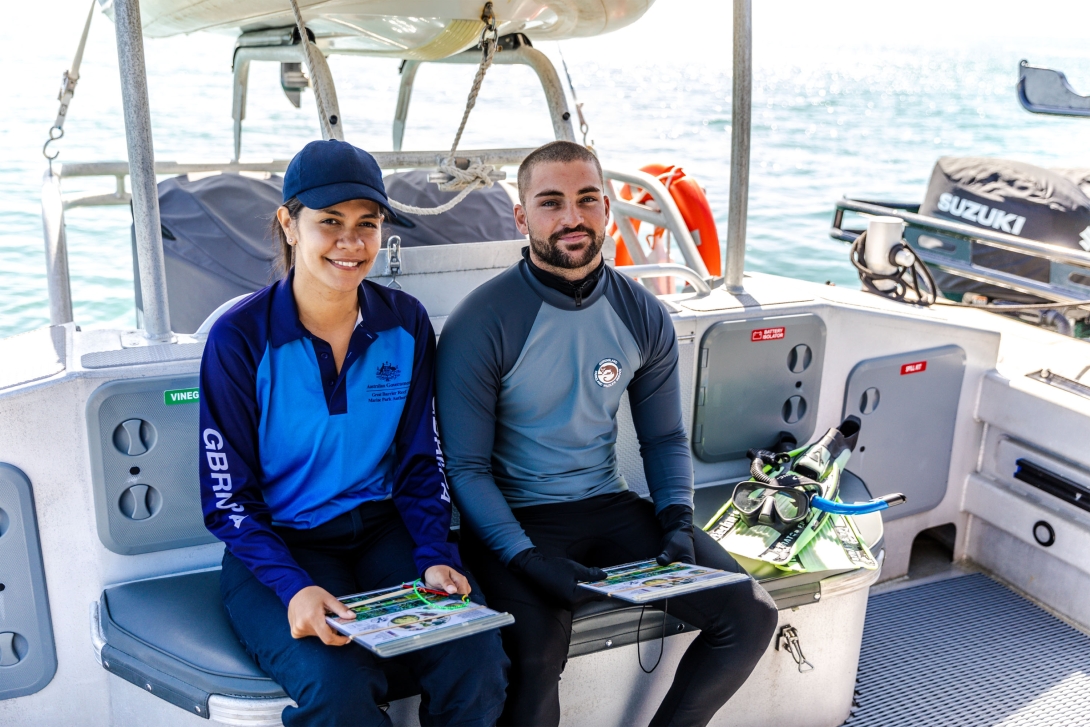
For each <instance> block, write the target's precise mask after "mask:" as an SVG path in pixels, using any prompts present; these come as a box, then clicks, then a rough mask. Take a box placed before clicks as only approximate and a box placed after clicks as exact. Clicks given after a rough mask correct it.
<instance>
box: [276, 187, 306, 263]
mask: <svg viewBox="0 0 1090 727" xmlns="http://www.w3.org/2000/svg"><path fill="white" fill-rule="evenodd" d="M283 206H284V207H286V208H287V210H288V215H289V216H290V217H291V218H292V219H293V220H297V219H299V213H300V212H301V211H302V209H303V203H302V202H300V201H299V199H298V198H296V197H292V198H291V199H289V200H288V201H287V202H285V203H284V204H283ZM277 209H278V210H279V208H277ZM269 227H270V229H269V234H270V237H272V239H274V240H279V241H280V259H279V260H278V261H277V263H276V268H275V270H276V273H277V275H279V276H280V277H284V276H285V275H287V274H288V271H289V270H291V266H292V265H293V264H294V263H295V246H294V245H289V244H288V236H287V234H286V233H285V232H284V227H283V225H281V224H280V219H279V218H278V217H277V215H276V213H275V212H274V213H273V218H272V224H271V225H270V226H269Z"/></svg>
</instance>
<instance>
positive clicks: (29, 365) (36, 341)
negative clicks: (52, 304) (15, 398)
mask: <svg viewBox="0 0 1090 727" xmlns="http://www.w3.org/2000/svg"><path fill="white" fill-rule="evenodd" d="M65 339H66V335H65V330H64V327H63V326H49V327H46V328H39V329H37V330H35V331H27V332H26V333H20V334H19V335H17V336H11V337H10V338H5V339H3V340H0V361H3V362H4V365H3V366H0V389H4V388H7V387H9V386H18V385H19V384H25V383H28V382H31V381H38V380H39V379H45V378H48V377H50V376H53V375H54V374H59V373H60V372H61V371H64V360H65V359H64V353H65V342H66V341H65Z"/></svg>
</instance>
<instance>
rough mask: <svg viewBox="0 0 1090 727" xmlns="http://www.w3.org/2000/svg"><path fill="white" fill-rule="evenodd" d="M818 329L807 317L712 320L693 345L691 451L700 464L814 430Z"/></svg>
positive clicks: (820, 354)
mask: <svg viewBox="0 0 1090 727" xmlns="http://www.w3.org/2000/svg"><path fill="white" fill-rule="evenodd" d="M824 360H825V324H824V323H823V322H822V320H821V318H819V317H818V316H816V315H814V314H813V313H802V314H798V315H789V316H768V317H764V316H762V317H759V318H747V319H744V320H732V321H722V322H719V323H715V324H714V325H712V326H711V327H710V328H708V330H707V332H706V333H705V334H704V337H703V339H702V340H701V343H700V361H699V369H698V370H699V374H698V376H699V380H698V382H697V388H696V406H695V410H696V416H695V418H694V420H693V431H692V440H693V451H694V452H695V453H696V456H698V457H699V458H700V459H702V460H704V461H705V462H721V461H725V460H732V459H739V458H742V457H745V454H746V450H747V449H750V448H754V447H763V448H768V449H771V448H772V446H773V445H774V444H775V443H776V440H777V439H778V438H779V437H780V435H781V433H787V434H789V435H791V437H793V438H794V440H795V441H796V442H798V443H800V444H801V443H804V442H806V441H807V440H808V439H809V437H810V435H812V434H813V433H814V429H815V427H816V426H817V425H816V421H817V419H816V416H817V410H818V400H819V395H820V393H821V372H822V366H823V363H824Z"/></svg>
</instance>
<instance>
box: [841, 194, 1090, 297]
mask: <svg viewBox="0 0 1090 727" xmlns="http://www.w3.org/2000/svg"><path fill="white" fill-rule="evenodd" d="M907 206H908V205H899V206H897V207H892V206H885V205H881V204H875V203H873V202H862V201H859V200H851V199H841V200H840V201H838V202H837V204H836V212H835V214H834V216H833V226H832V229H830V231H829V232H830V235H831V236H832V237H834V238H836V239H838V240H844V241H846V242H851V241H852V240H853V239H855V233H853V232H852V231H850V230H844V229H843V228H842V225H843V218H844V213H845V212H857V213H859V214H863V215H878V216H890V217H899V218H900V219H902V220H904V221H905V222H906V223H908V224H909V225H910V226H911V227H912V228H913V229H915V230H916V231H922V232H931V233H935V234H939V235H944V236H946V237H950V238H954V239H958V240H964V241H967V242H970V243H978V244H981V245H986V246H989V247H994V248H998V249H1001V250H1007V251H1010V252H1016V253H1020V254H1023V255H1030V256H1033V257H1037V258H1041V259H1043V260H1047V261H1048V262H1049V264H1050V265H1051V264H1052V263H1058V264H1060V265H1066V266H1071V267H1074V268H1076V269H1078V270H1085V271H1086V275H1087V276H1088V277H1090V253H1084V252H1080V251H1079V250H1072V249H1070V248H1066V247H1059V246H1057V245H1050V244H1048V243H1045V242H1040V241H1038V240H1027V239H1023V238H1021V237H1016V236H1015V235H1009V234H1006V233H1002V232H993V231H990V230H984V229H981V228H979V227H973V226H972V225H966V224H964V223H960V222H951V221H948V220H942V219H938V218H935V217H929V216H927V215H921V214H919V213H916V212H913V211H911V210H907V209H904V207H907ZM912 209H917V208H916V207H912ZM913 250H914V251H915V253H916V254H917V255H918V256H919V257H920V259H921V260H923V261H924V262H926V263H927V264H929V265H932V266H933V267H936V268H938V269H940V270H943V271H945V272H948V273H952V274H954V275H957V276H960V277H963V278H966V279H968V280H973V281H976V282H979V283H989V284H992V285H998V286H1000V287H1003V288H1006V289H1008V290H1011V291H1014V292H1018V293H1022V294H1025V295H1032V296H1037V297H1039V298H1043V299H1045V300H1050V301H1055V302H1057V303H1070V302H1074V301H1079V300H1086V298H1087V294H1086V293H1084V292H1082V291H1080V290H1077V289H1073V288H1071V287H1067V288H1066V289H1065V287H1064V286H1063V285H1061V284H1057V283H1043V282H1041V281H1039V280H1032V279H1030V278H1025V277H1022V276H1020V275H1014V274H1012V273H1007V272H1004V271H1002V270H996V269H994V268H984V267H980V266H978V265H975V264H973V263H972V262H971V261H965V260H959V259H957V258H953V257H951V256H949V255H944V254H942V253H938V252H934V251H932V250H929V249H927V248H924V247H921V246H919V245H918V244H916V245H913ZM1050 277H1051V276H1050ZM1079 287H1085V286H1079Z"/></svg>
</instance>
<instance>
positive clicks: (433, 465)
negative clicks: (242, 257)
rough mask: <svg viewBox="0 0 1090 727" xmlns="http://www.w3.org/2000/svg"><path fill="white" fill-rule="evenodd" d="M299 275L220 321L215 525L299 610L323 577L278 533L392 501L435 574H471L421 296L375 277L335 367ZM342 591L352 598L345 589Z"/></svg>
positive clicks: (208, 397)
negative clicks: (456, 513)
mask: <svg viewBox="0 0 1090 727" xmlns="http://www.w3.org/2000/svg"><path fill="white" fill-rule="evenodd" d="M291 281H292V275H289V276H288V277H287V278H285V279H284V280H281V281H280V282H278V283H274V284H273V285H271V286H269V287H268V288H265V289H263V290H260V291H258V292H256V293H254V294H253V295H251V296H250V297H248V298H246V299H245V300H243V301H242V302H240V303H239V304H238V305H236V306H235V307H234V308H232V309H231V310H229V311H228V312H227V313H225V314H223V316H222V317H221V318H220V319H219V320H218V321H216V323H215V325H213V326H212V330H211V332H210V333H209V336H208V342H207V343H206V344H205V349H204V358H203V360H202V361H201V376H200V386H201V392H200V402H201V403H200V407H201V414H200V478H201V500H202V504H203V508H204V519H205V524H206V525H207V527H208V529H209V530H210V531H211V532H212V533H213V534H214V535H215V536H216V537H218V538H219V539H220V540H222V541H223V542H224V543H225V544H226V546H227V548H228V550H230V551H231V553H232V554H233V555H235V557H237V558H238V559H239V560H241V561H242V562H243V563H245V564H246V565H247V566H248V567H249V568H250V570H251V571H253V573H254V575H255V576H257V578H258V579H259V580H260V581H261V582H262V583H264V584H265V585H267V586H268V587H270V588H272V589H273V590H274V591H276V593H277V595H279V596H280V598H281V600H283V602H284V603H285V604H287V603H288V602H289V601H290V600H291V598H292V596H294V595H295V594H296V593H297V592H298V591H299V590H301V589H302V588H305V587H307V586H310V585H313V584H314V582H313V581H312V580H311V579H310V576H309V575H307V573H306V571H304V570H303V569H302V568H301V567H299V565H298V564H297V563H296V562H295V560H294V559H293V558H292V556H291V553H290V552H289V551H288V548H287V546H286V545H285V544H284V541H283V540H282V539H281V538H280V536H279V535H277V534H276V532H275V531H274V530H273V528H272V526H273V525H276V526H277V527H285V528H297V529H307V528H313V527H316V526H318V525H321V524H323V523H326V522H328V521H330V520H332V519H333V518H335V517H337V516H338V515H341V514H343V513H346V512H348V511H350V510H352V509H353V508H355V507H357V506H358V505H360V504H362V503H365V502H370V501H374V500H384V499H388V498H392V499H393V501H394V504H395V506H396V507H397V509H398V511H399V512H400V513H401V517H402V519H403V520H404V521H405V525H406V527H407V528H408V530H409V533H410V534H411V535H412V537H413V541H414V542H415V543H416V549H415V551H414V553H413V555H414V558H415V561H416V565H417V568H418V569H419V570H420V572H421V573H423V572H424V571H425V570H426V569H427V568H428V567H430V566H432V565H439V564H443V565H450V566H453V567H456V568H459V569H460V568H461V563H460V561H459V559H458V551H457V547H456V546H455V545H454V544H452V543H448V542H447V536H448V533H449V527H450V516H451V505H450V494H449V491H448V488H447V483H446V479H445V476H444V474H443V455H442V451H441V449H440V446H439V438H438V434H437V433H436V428H435V411H434V403H433V397H434V385H433V371H434V359H435V334H434V332H433V331H432V327H431V322H430V321H429V320H428V314H427V312H426V311H425V310H424V307H423V306H422V305H420V303H419V301H417V300H416V299H415V298H413V297H412V296H410V295H407V294H406V293H403V292H401V291H397V290H391V289H390V288H384V287H381V286H378V285H375V284H374V283H371V282H369V281H364V282H363V284H362V285H360V288H359V305H360V315H361V319H360V320H359V322H358V323H357V325H356V328H355V330H354V331H353V332H352V338H351V340H350V342H349V345H348V353H347V355H346V356H345V360H344V363H343V364H342V366H341V371H340V373H338V372H337V368H336V363H335V361H334V358H333V350H332V348H331V347H330V345H329V344H328V343H326V342H325V341H323V340H322V339H320V338H318V337H317V336H315V335H313V334H312V333H310V332H309V331H307V329H306V328H304V327H303V325H302V323H300V321H299V311H298V308H297V306H296V304H295V297H294V295H293V294H292V289H291ZM335 595H344V594H335Z"/></svg>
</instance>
